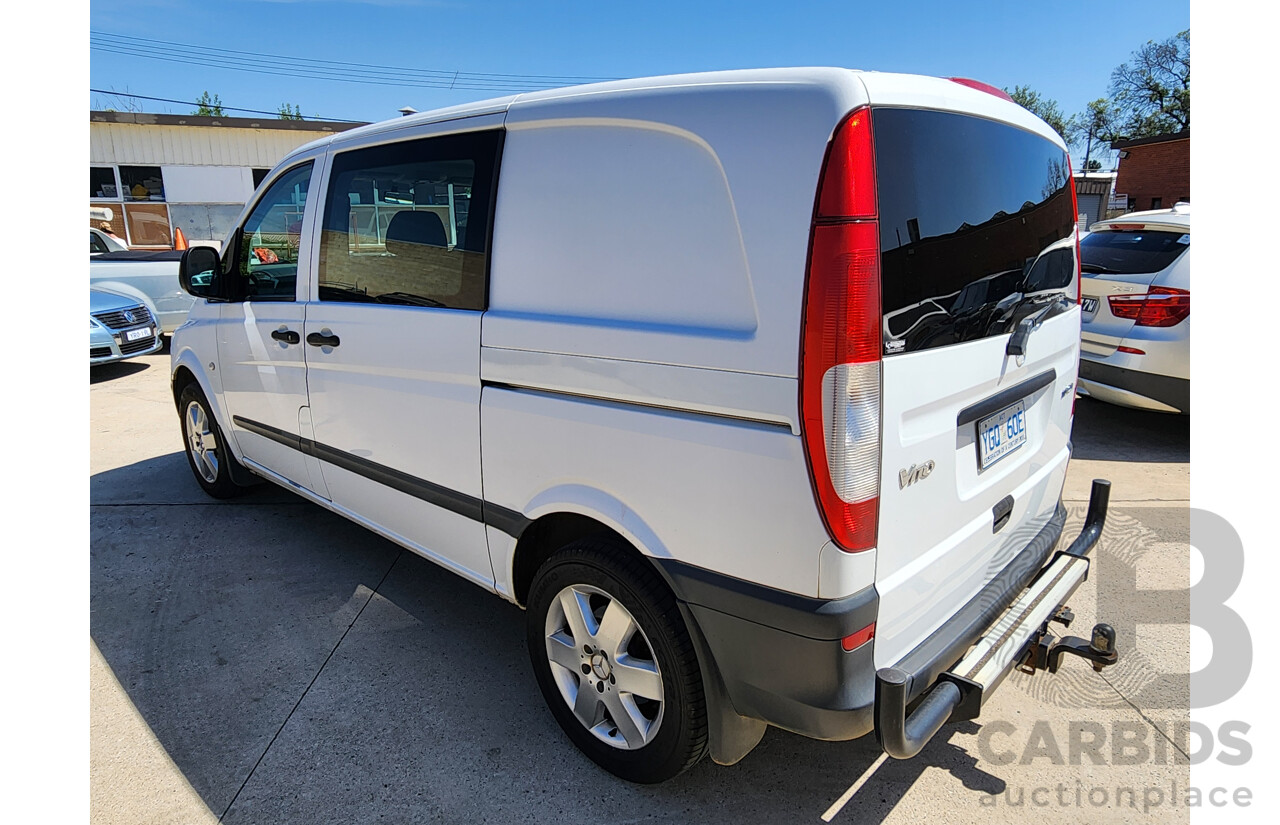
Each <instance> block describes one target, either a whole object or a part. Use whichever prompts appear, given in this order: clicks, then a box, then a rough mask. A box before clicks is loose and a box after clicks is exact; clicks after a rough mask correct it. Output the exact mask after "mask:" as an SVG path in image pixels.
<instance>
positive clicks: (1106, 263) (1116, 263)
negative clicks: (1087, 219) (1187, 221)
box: [1080, 230, 1191, 275]
mask: <svg viewBox="0 0 1280 825" xmlns="http://www.w3.org/2000/svg"><path fill="white" fill-rule="evenodd" d="M1190 248H1191V235H1190V234H1189V233H1184V232H1162V231H1154V230H1153V231H1145V230H1143V231H1137V232H1135V231H1131V230H1120V231H1103V232H1093V233H1091V234H1089V235H1086V236H1084V237H1083V238H1081V239H1080V268H1081V269H1083V270H1084V271H1085V272H1102V273H1105V274H1108V275H1110V274H1120V275H1137V274H1140V273H1146V272H1152V273H1155V272H1159V271H1160V270H1162V269H1164V268H1165V267H1167V266H1168V265H1169V264H1171V263H1173V262H1174V261H1176V260H1177V259H1178V256H1179V255H1181V254H1182V253H1183V252H1184V251H1186V250H1187V249H1190Z"/></svg>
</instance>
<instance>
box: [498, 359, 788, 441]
mask: <svg viewBox="0 0 1280 825" xmlns="http://www.w3.org/2000/svg"><path fill="white" fill-rule="evenodd" d="M480 378H481V380H482V381H485V382H486V383H493V384H505V385H507V386H511V387H520V388H524V389H533V390H547V391H549V392H561V393H566V394H569V395H577V396H584V397H587V398H598V399H601V400H606V401H624V402H628V403H632V404H640V405H643V406H650V407H665V408H669V409H674V410H687V411H690V412H700V413H707V414H709V415H720V416H726V417H728V418H741V419H746V420H749V421H760V422H763V423H768V424H780V425H783V426H785V427H786V428H787V429H789V430H790V431H791V432H792V433H795V434H797V435H798V434H799V432H800V422H799V420H798V419H797V417H796V382H795V381H794V380H792V379H790V378H778V377H776V376H771V375H751V374H749V373H741V372H726V371H724V370H708V369H697V368H692V367H673V366H670V365H668V364H650V363H645V362H643V361H619V360H617V359H612V358H588V357H587V356H583V355H560V354H557V353H548V352H531V351H529V350H515V349H500V348H498V347H482V348H481V350H480Z"/></svg>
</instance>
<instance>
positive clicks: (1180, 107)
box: [1107, 29, 1191, 139]
mask: <svg viewBox="0 0 1280 825" xmlns="http://www.w3.org/2000/svg"><path fill="white" fill-rule="evenodd" d="M1107 91H1108V94H1110V95H1111V102H1112V104H1113V105H1114V106H1115V108H1116V110H1117V119H1116V131H1117V133H1118V134H1119V135H1122V136H1124V137H1127V138H1131V139H1132V138H1144V137H1154V136H1155V135H1165V134H1170V133H1172V132H1181V131H1185V130H1188V129H1190V128H1191V31H1190V30H1189V29H1188V30H1187V31H1183V32H1178V33H1177V34H1176V35H1174V36H1173V37H1170V38H1169V39H1168V40H1162V41H1160V42H1159V43H1157V42H1155V41H1154V40H1148V41H1147V42H1146V45H1144V46H1143V47H1142V48H1140V49H1138V50H1137V51H1136V52H1134V53H1133V54H1132V55H1130V57H1129V60H1128V62H1125V63H1122V64H1120V65H1119V66H1118V67H1116V70H1115V71H1114V72H1112V73H1111V85H1110V87H1109V88H1108V90H1107Z"/></svg>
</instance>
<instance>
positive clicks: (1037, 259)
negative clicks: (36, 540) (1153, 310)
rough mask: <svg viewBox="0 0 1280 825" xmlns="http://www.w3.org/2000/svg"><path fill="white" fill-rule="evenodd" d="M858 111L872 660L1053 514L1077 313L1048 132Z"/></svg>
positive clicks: (902, 642)
mask: <svg viewBox="0 0 1280 825" xmlns="http://www.w3.org/2000/svg"><path fill="white" fill-rule="evenodd" d="M871 115H872V122H873V133H874V157H875V178H876V182H877V194H878V227H879V241H880V291H881V313H882V317H881V321H882V326H883V329H882V343H883V353H882V361H881V376H882V390H881V399H882V402H881V441H882V451H881V466H880V469H881V473H880V489H879V500H880V510H879V525H878V535H877V541H876V588H877V590H878V591H879V594H880V614H879V619H878V622H877V627H876V640H875V644H876V647H875V662H876V665H877V667H883V666H886V665H890V664H893V663H894V662H896V661H897V660H898V659H900V658H901V657H902V656H903V655H905V654H906V653H908V652H909V651H910V650H912V649H913V648H914V647H915V646H916V645H917V644H919V643H920V642H921V641H923V640H924V639H925V638H927V637H928V636H929V635H930V634H931V633H932V632H933V631H934V630H936V629H937V628H938V627H939V626H940V625H941V624H942V623H943V622H944V621H946V620H947V619H948V618H949V617H950V616H951V615H952V614H954V613H955V611H956V610H958V609H959V608H960V607H962V606H963V605H964V604H965V603H966V602H968V601H969V600H970V599H971V598H972V597H973V596H974V595H975V594H976V593H977V592H978V590H979V589H980V588H981V587H982V586H983V585H984V584H985V583H987V582H988V581H990V580H991V579H992V578H993V577H994V576H995V575H996V574H997V573H998V572H999V571H1000V570H1001V569H1002V568H1003V567H1004V566H1005V565H1006V564H1007V563H1008V562H1009V561H1010V560H1011V559H1012V558H1013V557H1014V556H1015V555H1016V554H1017V553H1018V551H1020V550H1022V549H1023V548H1024V547H1025V546H1026V545H1027V544H1028V542H1029V541H1030V540H1031V538H1032V537H1033V536H1034V535H1035V534H1036V533H1037V532H1038V531H1039V530H1040V529H1041V528H1043V527H1044V526H1045V525H1046V524H1047V523H1048V521H1049V519H1050V518H1051V517H1052V516H1053V514H1054V512H1055V509H1056V508H1057V506H1058V501H1059V496H1060V494H1061V491H1062V485H1063V482H1064V479H1065V475H1066V466H1067V459H1068V458H1069V447H1068V441H1069V438H1070V428H1071V414H1072V402H1073V398H1074V393H1073V392H1072V390H1073V389H1074V386H1075V379H1076V369H1077V361H1078V357H1079V342H1080V311H1079V308H1078V305H1077V289H1078V283H1077V267H1076V259H1075V226H1074V219H1075V204H1074V200H1075V199H1074V192H1073V189H1072V185H1071V173H1070V166H1069V162H1068V159H1067V155H1066V152H1065V151H1064V149H1063V147H1062V146H1061V145H1060V144H1059V143H1057V142H1055V141H1052V140H1050V139H1049V138H1048V137H1046V136H1043V135H1040V134H1036V133H1033V132H1031V131H1028V130H1026V129H1023V128H1020V127H1018V126H1014V125H1011V124H1009V123H1005V122H1001V121H999V120H994V119H990V118H988V117H977V116H972V115H965V114H959V113H955V112H944V111H934V110H928V109H919V108H891V107H875V105H874V103H873V108H872V109H871ZM1012 339H1018V341H1017V342H1015V343H1014V344H1013V345H1012V346H1011V340H1012ZM1019 342H1020V343H1021V346H1019V345H1018V343H1019Z"/></svg>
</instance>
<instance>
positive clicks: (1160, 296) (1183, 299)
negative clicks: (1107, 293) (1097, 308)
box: [1107, 286, 1191, 327]
mask: <svg viewBox="0 0 1280 825" xmlns="http://www.w3.org/2000/svg"><path fill="white" fill-rule="evenodd" d="M1107 302H1108V303H1109V304H1110V305H1111V314H1112V315H1114V316H1116V317H1117V318H1126V319H1128V320H1131V321H1133V323H1134V325H1135V326H1139V327H1172V326H1176V325H1177V324H1180V323H1182V322H1183V321H1185V320H1186V319H1187V316H1189V315H1190V314H1191V293H1190V292H1188V291H1187V290H1185V289H1174V288H1173V287H1167V286H1157V287H1152V288H1151V291H1150V292H1148V293H1146V294H1145V295H1112V296H1111V297H1109V298H1108V299H1107Z"/></svg>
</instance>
